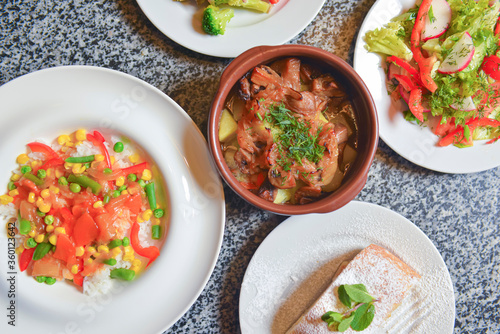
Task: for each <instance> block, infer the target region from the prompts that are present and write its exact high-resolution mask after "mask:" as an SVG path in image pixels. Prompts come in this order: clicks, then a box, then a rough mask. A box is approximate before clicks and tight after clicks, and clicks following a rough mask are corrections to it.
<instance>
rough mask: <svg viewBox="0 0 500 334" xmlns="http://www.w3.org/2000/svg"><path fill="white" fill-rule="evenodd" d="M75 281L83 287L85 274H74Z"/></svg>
mask: <svg viewBox="0 0 500 334" xmlns="http://www.w3.org/2000/svg"><path fill="white" fill-rule="evenodd" d="M73 283H75V284H76V285H78V286H81V287H83V276H82V274H80V273H78V274H76V275H74V276H73Z"/></svg>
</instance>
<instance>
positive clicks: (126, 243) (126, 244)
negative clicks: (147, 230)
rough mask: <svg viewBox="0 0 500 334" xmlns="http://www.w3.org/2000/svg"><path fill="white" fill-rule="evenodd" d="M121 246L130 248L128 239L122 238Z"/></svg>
mask: <svg viewBox="0 0 500 334" xmlns="http://www.w3.org/2000/svg"><path fill="white" fill-rule="evenodd" d="M122 245H123V247H127V246H130V239H129V238H128V237H125V238H123V240H122Z"/></svg>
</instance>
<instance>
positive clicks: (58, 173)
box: [56, 169, 64, 178]
mask: <svg viewBox="0 0 500 334" xmlns="http://www.w3.org/2000/svg"><path fill="white" fill-rule="evenodd" d="M63 175H64V174H63V172H61V171H60V170H59V169H56V177H57V178H60V177H61V176H63Z"/></svg>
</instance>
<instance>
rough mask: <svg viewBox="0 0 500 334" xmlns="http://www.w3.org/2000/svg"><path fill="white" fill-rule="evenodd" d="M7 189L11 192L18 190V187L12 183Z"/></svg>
mask: <svg viewBox="0 0 500 334" xmlns="http://www.w3.org/2000/svg"><path fill="white" fill-rule="evenodd" d="M7 188H8V189H9V190H14V189H17V187H16V185H15V184H14V182H12V181H10V182H9V184H8V186H7Z"/></svg>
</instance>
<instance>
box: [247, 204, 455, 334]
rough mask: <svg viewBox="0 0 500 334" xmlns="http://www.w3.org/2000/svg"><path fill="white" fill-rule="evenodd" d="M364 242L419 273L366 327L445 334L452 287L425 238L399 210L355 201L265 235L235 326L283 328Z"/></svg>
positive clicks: (450, 321) (450, 323)
mask: <svg viewBox="0 0 500 334" xmlns="http://www.w3.org/2000/svg"><path fill="white" fill-rule="evenodd" d="M372 243H373V244H377V245H380V246H382V247H384V248H386V249H387V250H389V251H390V252H392V253H393V254H394V255H396V256H397V257H399V258H400V259H401V260H403V261H404V262H405V263H407V264H408V265H409V266H411V267H412V268H414V269H415V270H416V271H417V272H418V273H419V274H420V275H421V276H422V278H421V280H420V281H419V282H418V283H417V284H416V285H415V286H414V287H413V288H412V290H411V292H410V294H409V295H408V296H407V298H405V300H404V301H403V303H402V304H401V306H400V307H399V308H398V309H396V311H394V312H393V313H392V316H391V318H389V320H388V321H387V322H386V324H385V325H384V328H383V329H380V330H379V331H378V330H375V331H374V329H371V330H370V331H369V330H368V329H370V328H368V329H367V330H366V332H367V333H368V332H376V333H378V332H380V333H382V332H383V333H393V334H395V333H398V334H404V333H422V334H424V333H440V334H447V333H453V327H454V321H455V300H454V294H453V286H452V282H451V278H450V275H449V273H448V269H447V268H446V265H445V263H444V261H443V259H442V258H441V256H440V254H439V252H438V251H437V249H436V248H435V247H434V245H433V244H432V242H431V241H430V240H429V239H428V238H427V237H426V236H425V235H424V233H423V232H422V231H421V230H419V229H418V228H417V227H416V226H415V225H413V224H412V223H411V222H410V221H409V220H407V219H405V218H404V217H402V216H400V215H399V214H397V213H395V212H393V211H391V210H388V209H386V208H383V207H380V206H377V205H374V204H369V203H363V202H356V201H354V202H351V203H349V204H347V205H346V206H344V207H343V208H341V209H339V210H337V211H334V212H332V213H329V214H324V215H319V214H315V215H307V216H295V217H291V218H288V219H287V220H286V221H284V222H283V223H281V224H280V225H279V226H278V227H276V229H274V230H273V231H272V232H271V233H270V234H269V235H268V236H267V238H266V239H265V240H264V241H263V242H262V244H261V245H260V246H259V248H258V249H257V251H256V252H255V254H254V256H253V257H252V260H251V261H250V264H249V265H248V268H247V271H246V273H245V277H244V278H243V283H242V287H241V292H240V309H239V314H240V326H241V330H242V333H243V334H250V333H259V334H267V333H284V332H286V330H287V329H288V328H289V327H290V326H291V325H292V324H293V323H294V322H295V321H296V320H297V319H298V318H299V317H300V316H301V314H302V313H303V312H304V311H305V310H306V309H307V308H308V307H309V306H310V305H311V304H312V303H313V302H314V301H315V300H316V298H317V297H319V295H320V294H321V293H322V292H323V291H324V290H325V289H326V287H327V286H328V285H329V283H330V282H331V279H332V277H333V275H334V273H335V271H336V269H337V268H338V266H339V264H340V263H341V262H342V261H344V260H350V259H352V258H353V257H354V255H356V254H357V253H358V252H359V251H360V250H362V249H363V248H365V247H366V246H368V245H370V244H372ZM364 332H365V331H364ZM364 332H363V333H364Z"/></svg>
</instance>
